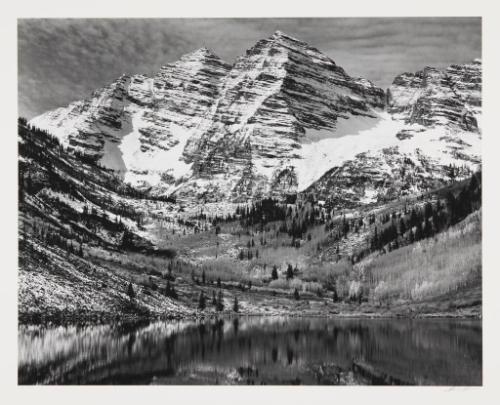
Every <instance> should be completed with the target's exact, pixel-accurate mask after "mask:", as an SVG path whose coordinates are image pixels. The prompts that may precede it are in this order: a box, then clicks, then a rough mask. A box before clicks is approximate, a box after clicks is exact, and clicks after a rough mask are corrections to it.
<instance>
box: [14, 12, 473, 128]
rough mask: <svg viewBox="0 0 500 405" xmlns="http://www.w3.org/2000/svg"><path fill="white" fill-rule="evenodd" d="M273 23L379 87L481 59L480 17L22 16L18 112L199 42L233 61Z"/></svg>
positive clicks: (140, 69)
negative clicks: (402, 75) (406, 74)
mask: <svg viewBox="0 0 500 405" xmlns="http://www.w3.org/2000/svg"><path fill="white" fill-rule="evenodd" d="M277 29H279V30H282V31H284V32H286V33H288V34H290V35H293V36H295V37H297V38H299V39H301V40H304V41H305V42H307V43H309V44H310V45H312V46H315V47H317V48H318V49H320V50H321V51H323V52H324V53H326V54H327V55H329V56H330V57H331V58H332V59H333V60H334V61H336V63H338V64H339V65H341V66H342V67H344V68H345V69H346V71H347V72H348V73H349V74H351V75H353V76H361V77H366V78H368V79H370V80H372V81H374V82H375V83H376V84H378V85H380V86H382V87H387V86H389V84H390V83H391V81H392V79H393V78H394V76H396V75H397V74H399V73H401V72H404V71H415V70H418V69H421V68H422V67H424V66H426V65H433V66H446V65H448V64H450V63H461V62H465V61H468V60H471V59H473V58H475V57H480V56H481V20H480V18H315V19H311V18H304V19H271V18H261V19H238V18H235V19H21V20H19V22H18V58H19V63H18V66H19V71H18V76H19V82H18V88H19V100H18V102H19V113H20V114H21V115H24V116H26V117H28V118H31V117H33V116H35V115H37V114H40V113H42V112H44V111H47V110H50V109H53V108H56V107H59V106H65V105H67V104H68V103H70V102H71V101H74V100H78V99H82V98H85V97H88V96H89V95H90V94H91V92H92V91H93V90H95V89H96V88H99V87H102V86H104V85H106V84H109V83H110V82H111V81H113V80H114V79H116V78H117V77H118V76H120V75H121V74H123V73H128V74H135V73H144V74H153V73H154V72H156V71H158V70H159V69H160V67H161V66H162V65H164V64H166V63H168V62H173V61H175V60H177V59H179V57H180V56H181V55H183V54H185V53H188V52H191V51H193V50H195V49H197V48H200V47H202V46H206V47H208V48H210V49H212V50H214V52H215V53H216V54H218V55H219V56H220V57H222V58H223V59H225V60H226V61H228V62H230V63H232V62H233V61H234V60H235V58H236V57H238V56H240V55H242V54H244V52H245V50H246V49H249V48H250V47H251V46H253V45H254V44H255V42H257V41H258V40H259V39H262V38H265V37H268V36H270V35H271V34H272V33H273V32H274V31H276V30H277Z"/></svg>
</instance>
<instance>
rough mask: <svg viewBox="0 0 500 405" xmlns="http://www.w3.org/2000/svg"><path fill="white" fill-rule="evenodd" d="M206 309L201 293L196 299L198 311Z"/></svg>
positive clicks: (203, 296)
mask: <svg viewBox="0 0 500 405" xmlns="http://www.w3.org/2000/svg"><path fill="white" fill-rule="evenodd" d="M205 307H206V303H205V293H204V292H203V291H202V292H201V293H200V297H199V298H198V309H199V310H200V311H203V310H204V309H205Z"/></svg>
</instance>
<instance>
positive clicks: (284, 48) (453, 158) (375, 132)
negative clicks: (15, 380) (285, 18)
mask: <svg viewBox="0 0 500 405" xmlns="http://www.w3.org/2000/svg"><path fill="white" fill-rule="evenodd" d="M386 104H387V105H386ZM480 110H481V63H480V62H479V61H474V62H473V63H470V64H466V65H453V66H450V67H449V68H447V69H444V70H437V69H433V68H425V69H424V70H422V71H420V72H417V73H414V74H411V73H404V74H402V75H400V76H398V77H396V78H395V80H394V83H393V85H392V86H391V88H390V89H389V90H388V92H387V94H386V93H385V92H384V91H383V90H382V89H380V88H377V87H376V86H374V85H373V84H372V83H370V82H369V81H367V80H364V79H358V78H353V77H351V76H349V75H348V74H347V73H346V72H345V71H344V70H343V69H342V68H341V67H340V66H338V65H336V64H335V62H333V61H332V60H331V59H330V58H329V57H327V56H326V55H324V54H322V53H321V52H320V51H318V50H317V49H315V48H312V47H310V46H309V45H307V44H306V43H304V42H301V41H299V40H297V39H295V38H292V37H289V36H287V35H285V34H283V33H281V32H276V33H275V34H273V35H272V36H271V37H269V38H267V39H263V40H261V41H259V42H258V43H257V44H256V45H255V46H254V47H252V48H251V49H249V50H248V51H247V52H246V55H244V56H242V57H240V58H238V59H237V61H236V62H235V63H234V65H233V66H230V65H228V64H226V63H225V62H223V61H221V60H220V59H219V58H218V57H217V56H215V55H214V54H213V53H211V52H210V51H209V50H207V49H200V50H198V51H195V52H193V53H191V54H188V55H185V56H184V57H182V58H181V59H180V60H179V61H178V62H175V63H172V64H168V65H166V66H164V67H162V69H161V70H160V72H159V73H158V74H156V75H155V76H153V77H146V76H143V75H134V76H122V77H120V78H119V79H118V80H116V81H115V82H114V83H112V84H111V85H110V86H107V87H105V88H103V89H100V90H97V91H96V92H94V93H93V94H92V96H91V97H90V98H89V99H88V100H84V101H78V102H75V103H72V104H71V105H69V106H68V107H66V108H60V109H57V110H55V111H51V112H48V113H45V114H43V115H41V116H39V117H36V118H35V119H33V120H32V121H31V124H32V125H36V126H38V127H40V128H43V129H46V130H48V131H50V132H52V133H53V134H54V135H56V136H58V137H59V138H60V139H61V140H62V141H63V143H65V144H66V145H69V146H70V147H72V148H75V149H78V150H80V151H81V152H83V153H85V154H87V155H90V156H92V157H94V158H95V159H98V160H99V161H100V163H101V164H102V165H103V166H106V167H108V168H111V169H114V170H116V171H118V172H119V173H121V175H122V177H123V178H124V180H125V181H126V182H128V183H130V184H132V185H134V186H136V187H139V188H148V189H151V192H152V193H157V194H175V195H176V196H177V197H178V198H179V199H181V200H191V201H196V202H200V201H201V202H203V201H222V200H227V199H231V200H245V199H248V198H259V197H261V196H270V195H271V196H279V195H282V194H284V193H294V192H297V191H303V190H306V191H307V193H312V194H316V195H317V196H318V198H324V199H330V200H332V201H333V200H336V201H337V200H338V201H340V200H342V199H343V198H344V197H345V201H351V202H356V201H357V202H370V201H372V200H376V199H380V198H388V197H389V196H390V195H393V194H394V193H396V194H398V193H400V194H401V193H403V194H404V193H412V192H416V191H418V190H421V189H425V188H426V187H427V186H428V185H429V184H430V183H434V182H435V181H440V179H441V180H443V181H444V179H447V178H449V177H450V170H452V172H453V173H451V176H455V175H460V173H462V172H463V173H465V172H467V171H468V170H473V169H474V168H477V166H478V165H479V164H480ZM450 167H454V168H455V167H456V169H450ZM460 170H461V171H460ZM402 171H404V174H402ZM455 171H456V173H455ZM409 173H410V174H411V178H410V177H409V176H410V174H409ZM408 184H410V185H409V186H408ZM393 189H394V190H396V191H393ZM343 190H345V192H344V191H343ZM348 190H351V191H352V193H354V194H355V195H354V197H353V196H349V195H348V194H349V192H351V191H348Z"/></svg>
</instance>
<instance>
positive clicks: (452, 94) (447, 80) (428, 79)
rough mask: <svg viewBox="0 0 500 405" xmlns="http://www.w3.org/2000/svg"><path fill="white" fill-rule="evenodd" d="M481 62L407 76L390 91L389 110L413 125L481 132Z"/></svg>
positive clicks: (433, 69)
mask: <svg viewBox="0 0 500 405" xmlns="http://www.w3.org/2000/svg"><path fill="white" fill-rule="evenodd" d="M481 82H482V79H481V61H480V60H475V61H473V62H472V63H468V64H464V65H451V66H449V67H448V68H446V69H443V70H438V69H435V68H432V67H426V68H425V69H423V70H421V71H419V72H416V73H403V74H402V75H399V76H397V77H396V78H395V79H394V82H393V84H392V86H391V87H390V88H389V90H388V109H389V111H390V112H391V113H392V114H394V116H395V117H397V118H399V119H403V120H404V121H405V122H406V123H409V124H415V123H416V124H421V125H424V126H427V127H435V126H439V125H448V126H453V127H456V128H459V129H463V130H465V131H473V132H478V131H479V128H478V116H480V114H481Z"/></svg>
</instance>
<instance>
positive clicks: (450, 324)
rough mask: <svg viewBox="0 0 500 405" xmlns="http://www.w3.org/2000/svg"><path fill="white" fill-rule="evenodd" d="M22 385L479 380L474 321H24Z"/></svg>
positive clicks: (477, 325)
mask: <svg viewBox="0 0 500 405" xmlns="http://www.w3.org/2000/svg"><path fill="white" fill-rule="evenodd" d="M18 343H19V349H18V350H19V353H18V354H19V358H18V381H19V384H310V385H313V384H425V385H481V384H482V326H481V321H478V320H450V319H439V320H438V319H436V320H408V319H377V320H370V319H325V318H286V317H283V318H281V317H280V318H276V317H260V318H259V317H248V318H245V317H241V318H227V319H218V320H206V321H204V322H201V321H198V322H191V321H190V322H188V321H180V322H154V323H149V324H130V323H121V324H113V325H97V326H95V325H93V326H86V325H80V326H57V327H45V326H20V327H19V331H18Z"/></svg>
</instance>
